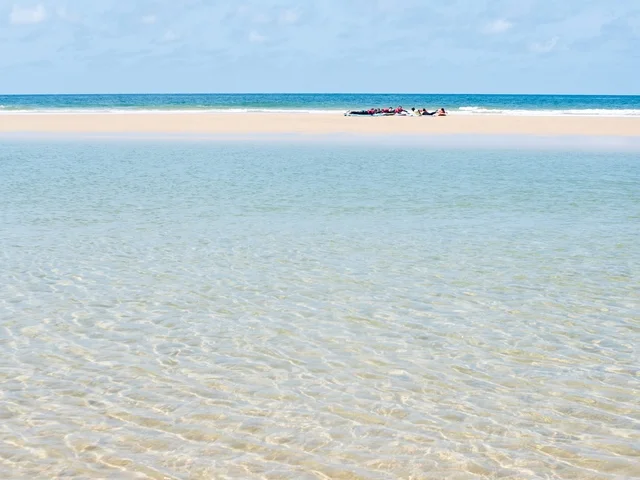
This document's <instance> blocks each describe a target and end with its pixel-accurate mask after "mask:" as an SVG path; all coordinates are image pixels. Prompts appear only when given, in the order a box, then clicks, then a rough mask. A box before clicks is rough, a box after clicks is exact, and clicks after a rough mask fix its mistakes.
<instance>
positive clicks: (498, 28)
mask: <svg viewBox="0 0 640 480" xmlns="http://www.w3.org/2000/svg"><path fill="white" fill-rule="evenodd" d="M511 27H513V23H511V22H510V21H508V20H505V19H504V18H499V19H498V20H495V21H493V22H491V23H489V24H487V25H485V27H484V29H483V30H482V31H483V32H484V33H487V34H493V35H495V34H498V33H504V32H506V31H507V30H510V29H511Z"/></svg>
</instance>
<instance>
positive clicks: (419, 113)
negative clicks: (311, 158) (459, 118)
mask: <svg viewBox="0 0 640 480" xmlns="http://www.w3.org/2000/svg"><path fill="white" fill-rule="evenodd" d="M345 115H372V116H373V115H376V116H391V115H402V116H411V117H424V116H429V117H446V116H447V111H446V110H445V109H444V108H439V109H438V110H434V111H433V112H430V111H428V110H427V109H426V108H423V109H420V108H419V109H417V110H416V109H415V108H412V109H411V110H405V109H404V108H402V107H397V108H393V107H390V108H370V109H369V110H351V111H349V112H346V113H345Z"/></svg>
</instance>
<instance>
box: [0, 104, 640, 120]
mask: <svg viewBox="0 0 640 480" xmlns="http://www.w3.org/2000/svg"><path fill="white" fill-rule="evenodd" d="M344 112H345V110H344V109H340V110H338V109H320V108H318V109H313V108H308V109H297V108H251V107H248V108H207V107H194V108H181V109H177V108H176V109H173V108H135V107H134V108H106V107H105V108H33V109H30V108H11V107H6V106H5V105H0V115H51V114H56V115H58V114H63V115H105V114H114V115H123V114H126V115H144V114H163V115H181V114H194V113H211V114H229V115H233V114H267V115H268V114H296V115H342V114H343V113H344ZM449 113H450V114H451V115H474V116H475V115H499V116H516V117H564V116H573V117H640V109H606V108H585V109H557V110H552V109H540V110H530V109H506V108H505V109H501V108H486V107H479V106H467V107H459V108H452V109H451V110H449Z"/></svg>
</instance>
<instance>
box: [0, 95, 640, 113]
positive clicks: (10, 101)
mask: <svg viewBox="0 0 640 480" xmlns="http://www.w3.org/2000/svg"><path fill="white" fill-rule="evenodd" d="M396 106H403V107H404V108H406V109H409V108H411V107H415V108H427V109H428V110H433V109H436V108H440V107H444V108H445V109H447V110H449V112H450V113H452V114H457V115H486V114H493V115H590V116H593V115H599V116H602V115H604V116H631V117H635V116H640V96H607V95H475V94H474V95H472V94H468V95H467V94H459V95H439V94H164V95H158V94H145V95H133V94H130V95H0V113H16V112H32V113H33V112H36V113H37V112H43V111H47V112H48V111H51V110H56V111H66V112H71V113H72V112H78V111H83V112H87V111H100V112H104V111H112V112H123V111H126V112H138V111H158V110H159V111H165V112H182V111H193V110H196V111H215V112H219V111H225V112H230V113H233V112H235V113H246V112H263V113H268V112H299V113H303V112H307V113H329V114H331V113H342V112H344V111H346V110H351V109H365V108H371V107H376V108H378V107H379V108H383V107H396Z"/></svg>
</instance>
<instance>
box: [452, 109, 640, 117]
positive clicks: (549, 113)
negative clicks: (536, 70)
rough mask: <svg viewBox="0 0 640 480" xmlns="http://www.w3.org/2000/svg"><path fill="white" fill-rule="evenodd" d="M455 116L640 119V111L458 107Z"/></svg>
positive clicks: (454, 112)
mask: <svg viewBox="0 0 640 480" xmlns="http://www.w3.org/2000/svg"><path fill="white" fill-rule="evenodd" d="M451 113H453V114H455V115H503V116H508V117H572V116H573V117H640V109H622V108H621V109H612V108H573V109H557V110H551V109H541V110H529V109H501V108H486V107H460V108H458V109H457V110H452V111H451Z"/></svg>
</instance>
